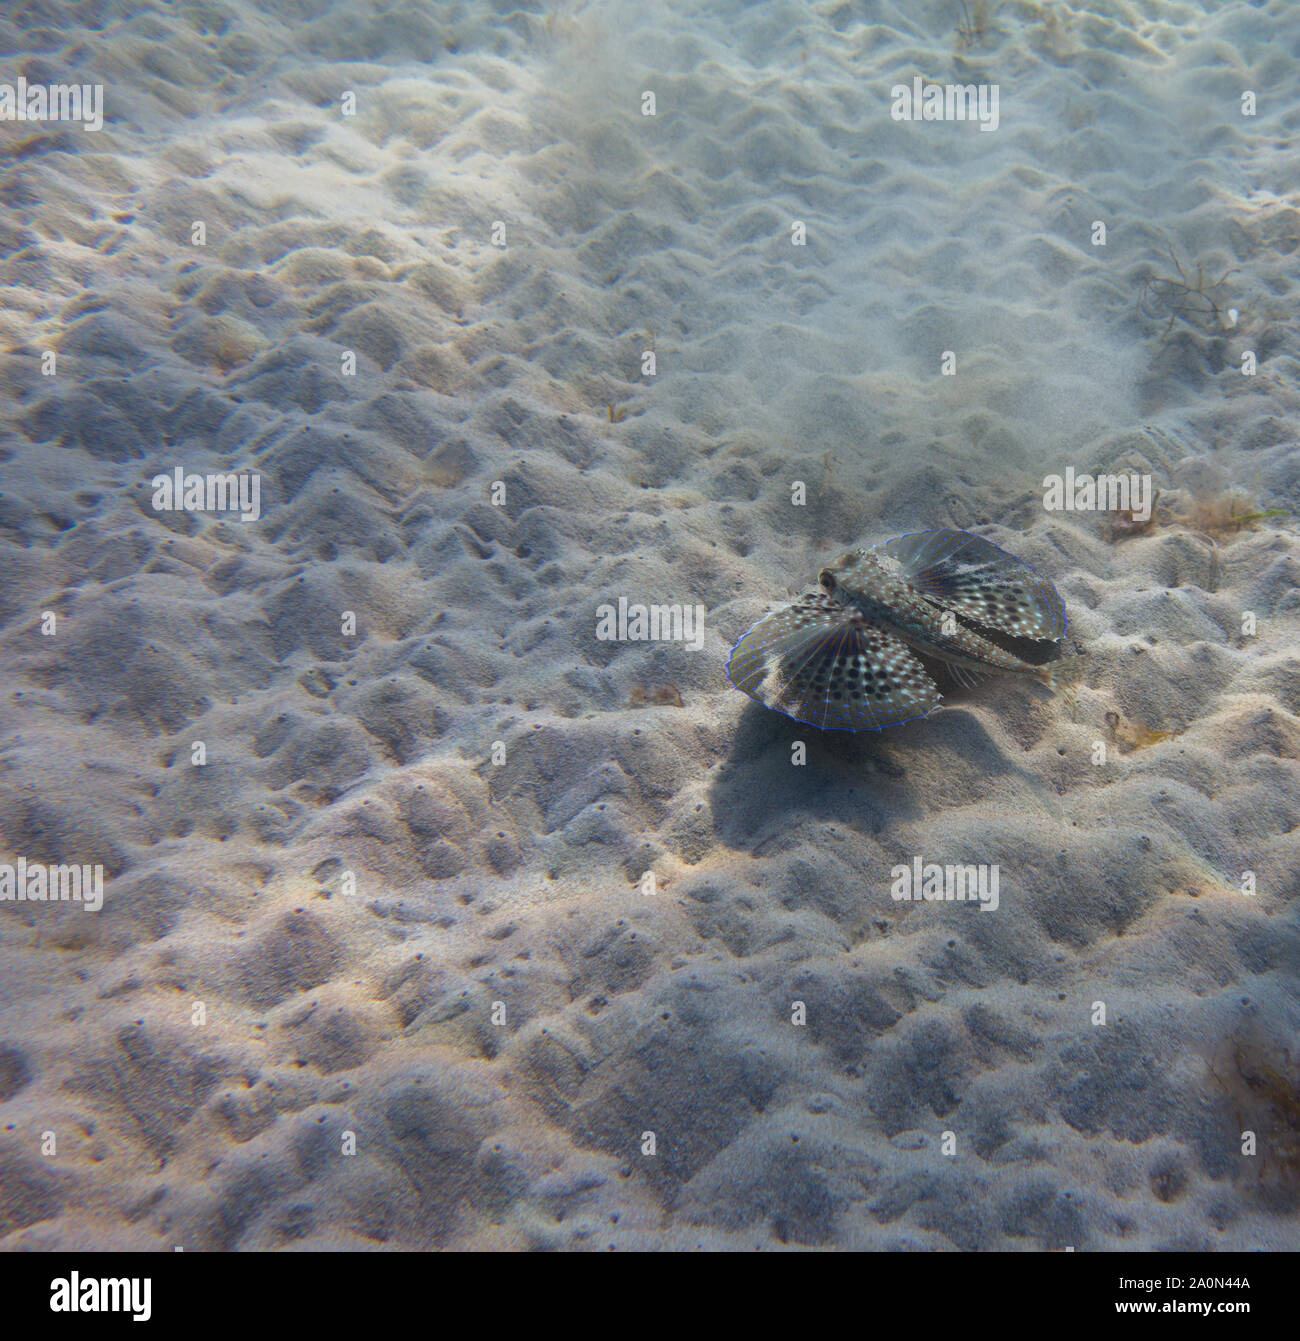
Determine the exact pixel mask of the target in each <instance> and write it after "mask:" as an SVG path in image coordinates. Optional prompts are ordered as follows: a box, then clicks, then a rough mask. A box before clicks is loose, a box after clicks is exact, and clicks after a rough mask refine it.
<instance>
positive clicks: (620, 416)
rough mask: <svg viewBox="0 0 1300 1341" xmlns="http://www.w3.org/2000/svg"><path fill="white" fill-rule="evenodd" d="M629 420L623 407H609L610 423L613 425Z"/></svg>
mask: <svg viewBox="0 0 1300 1341" xmlns="http://www.w3.org/2000/svg"><path fill="white" fill-rule="evenodd" d="M626 418H627V410H626V409H625V408H624V407H623V406H622V405H611V406H610V407H609V422H610V423H611V424H621V423H622V422H623V420H624V419H626Z"/></svg>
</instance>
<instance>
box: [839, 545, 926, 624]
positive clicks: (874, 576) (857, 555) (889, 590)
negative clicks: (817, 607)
mask: <svg viewBox="0 0 1300 1341" xmlns="http://www.w3.org/2000/svg"><path fill="white" fill-rule="evenodd" d="M817 585H818V586H819V587H821V589H822V590H823V591H824V592H826V593H827V594H828V595H830V596H833V597H835V599H836V600H838V601H840V602H841V603H842V604H844V605H850V604H851V605H856V606H858V607H859V608H860V609H862V610H864V611H871V610H873V609H876V608H879V607H881V606H882V605H885V606H887V605H888V603H889V602H890V601H891V600H897V599H898V598H899V597H900V596H901V595H902V594H903V593H904V592H905V591H906V589H907V577H906V574H905V572H904V571H903V565H902V564H901V563H899V562H898V560H897V559H895V558H893V557H892V556H891V555H889V554H884V553H882V552H881V551H879V550H867V549H853V550H850V551H849V552H848V553H847V554H844V555H841V557H840V558H838V559H836V560H835V562H834V563H828V564H827V565H826V566H825V567H824V568H823V569H822V570H821V572H819V573H818V574H817Z"/></svg>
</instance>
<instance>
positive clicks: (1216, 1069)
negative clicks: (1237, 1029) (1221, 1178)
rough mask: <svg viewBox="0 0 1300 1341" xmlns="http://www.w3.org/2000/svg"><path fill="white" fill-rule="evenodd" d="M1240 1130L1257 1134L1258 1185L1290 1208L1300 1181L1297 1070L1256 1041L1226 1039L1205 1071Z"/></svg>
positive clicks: (1285, 1056) (1282, 1051)
mask: <svg viewBox="0 0 1300 1341" xmlns="http://www.w3.org/2000/svg"><path fill="white" fill-rule="evenodd" d="M1209 1071H1210V1074H1211V1075H1212V1076H1213V1077H1214V1079H1215V1081H1216V1083H1217V1084H1218V1085H1219V1088H1220V1089H1222V1090H1223V1091H1224V1093H1225V1094H1226V1095H1227V1096H1228V1099H1229V1102H1230V1103H1231V1104H1232V1110H1233V1116H1234V1118H1235V1120H1236V1122H1237V1125H1238V1126H1239V1127H1240V1128H1241V1129H1242V1130H1243V1131H1245V1130H1250V1131H1253V1132H1254V1133H1255V1138H1256V1142H1257V1148H1258V1150H1259V1156H1258V1159H1259V1164H1258V1166H1257V1167H1258V1177H1259V1182H1260V1184H1261V1185H1263V1186H1265V1187H1267V1188H1269V1189H1270V1190H1272V1191H1274V1192H1281V1193H1282V1194H1283V1195H1284V1197H1285V1199H1286V1201H1287V1203H1288V1204H1289V1205H1290V1206H1294V1204H1295V1201H1296V1198H1297V1182H1298V1181H1300V1065H1297V1063H1296V1061H1295V1059H1294V1058H1293V1057H1292V1056H1291V1053H1290V1052H1289V1051H1288V1050H1287V1049H1286V1048H1285V1047H1282V1046H1280V1045H1278V1044H1275V1043H1271V1042H1268V1041H1265V1040H1264V1039H1262V1038H1261V1037H1259V1036H1256V1035H1252V1036H1248V1037H1247V1036H1241V1037H1236V1038H1230V1039H1228V1040H1227V1041H1226V1042H1225V1044H1224V1046H1223V1047H1222V1049H1220V1054H1219V1056H1218V1057H1217V1058H1216V1059H1215V1061H1214V1062H1213V1063H1212V1064H1211V1065H1210V1067H1209Z"/></svg>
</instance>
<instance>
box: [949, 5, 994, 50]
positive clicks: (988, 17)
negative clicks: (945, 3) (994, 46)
mask: <svg viewBox="0 0 1300 1341" xmlns="http://www.w3.org/2000/svg"><path fill="white" fill-rule="evenodd" d="M957 5H958V8H959V9H960V10H961V13H962V18H961V22H959V23H958V24H957V38H958V45H959V46H960V48H961V49H962V50H963V51H973V50H974V49H975V48H976V47H985V46H988V44H989V36H990V34H991V33H992V32H993V31H994V28H993V15H992V14H991V13H990V12H989V4H988V0H972V4H970V5H967V3H966V0H957Z"/></svg>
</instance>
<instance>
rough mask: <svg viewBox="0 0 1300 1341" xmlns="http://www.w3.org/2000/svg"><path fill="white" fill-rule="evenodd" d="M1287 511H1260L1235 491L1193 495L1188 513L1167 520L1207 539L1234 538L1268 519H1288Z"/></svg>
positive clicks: (1272, 509) (1271, 509) (1280, 509)
mask: <svg viewBox="0 0 1300 1341" xmlns="http://www.w3.org/2000/svg"><path fill="white" fill-rule="evenodd" d="M1290 515H1291V514H1290V513H1289V512H1288V511H1287V510H1286V508H1261V507H1260V506H1259V504H1258V503H1256V502H1254V501H1252V500H1251V499H1249V498H1247V497H1246V496H1245V495H1244V494H1241V493H1238V492H1236V491H1234V490H1228V491H1227V492H1223V493H1213V494H1209V493H1206V494H1194V495H1193V496H1192V499H1191V501H1190V504H1189V506H1188V510H1187V512H1186V513H1185V514H1183V515H1181V516H1177V515H1174V516H1171V517H1170V520H1171V521H1173V522H1175V523H1176V524H1177V525H1179V526H1185V527H1186V528H1187V529H1188V530H1189V531H1199V532H1201V534H1202V535H1204V536H1206V537H1207V538H1208V539H1210V540H1214V538H1215V537H1216V536H1220V535H1229V534H1232V535H1235V534H1236V533H1237V532H1238V531H1244V530H1246V529H1247V528H1248V527H1251V526H1253V525H1254V524H1255V523H1256V522H1260V521H1265V520H1267V519H1268V518H1269V517H1288V516H1290Z"/></svg>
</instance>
